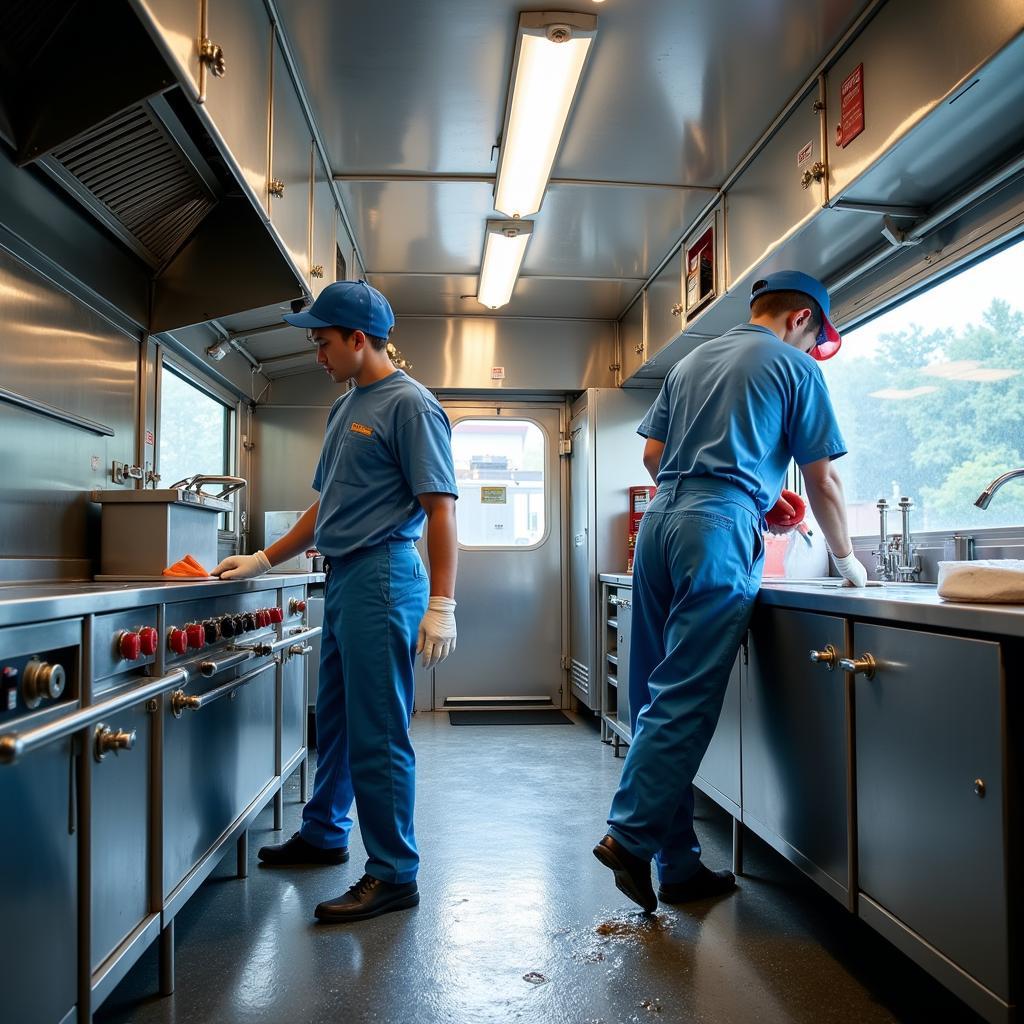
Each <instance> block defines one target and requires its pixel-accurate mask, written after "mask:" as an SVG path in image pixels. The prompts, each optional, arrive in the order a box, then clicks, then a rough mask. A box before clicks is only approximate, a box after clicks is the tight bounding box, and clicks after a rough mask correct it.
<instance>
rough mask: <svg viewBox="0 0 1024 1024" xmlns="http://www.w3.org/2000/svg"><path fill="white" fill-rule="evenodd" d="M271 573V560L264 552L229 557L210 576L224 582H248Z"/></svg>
mask: <svg viewBox="0 0 1024 1024" xmlns="http://www.w3.org/2000/svg"><path fill="white" fill-rule="evenodd" d="M265 572H270V559H269V558H267V556H266V555H265V554H264V553H263V552H262V551H257V552H256V553H255V554H253V555H228V557H227V558H225V559H224V561H223V562H220V563H218V564H217V567H216V568H215V569H214V570H213V572H212V573H211V574H210V575H211V576H219V577H220V578H221V579H222V580H248V579H252V577H253V576H262V575H263V574H264V573H265Z"/></svg>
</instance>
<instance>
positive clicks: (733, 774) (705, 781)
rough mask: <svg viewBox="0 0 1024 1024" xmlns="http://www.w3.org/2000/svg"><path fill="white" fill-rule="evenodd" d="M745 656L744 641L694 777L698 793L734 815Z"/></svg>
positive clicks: (737, 802) (737, 798)
mask: <svg viewBox="0 0 1024 1024" xmlns="http://www.w3.org/2000/svg"><path fill="white" fill-rule="evenodd" d="M746 656H747V645H746V640H744V645H743V647H742V648H741V649H740V653H739V654H738V655H737V656H736V661H735V663H734V664H733V667H732V672H731V673H730V675H729V685H728V686H727V687H726V690H725V697H724V698H723V700H722V713H721V714H720V715H719V716H718V725H716V726H715V732H714V735H713V736H712V737H711V743H710V744H709V745H708V749H707V751H706V752H705V754H704V760H703V761H701V763H700V768H698V769H697V776H696V778H695V779H694V780H693V784H694V785H695V786H696V787H697V788H698V789H699V790H701V792H703V793H705V794H706V795H707V796H709V797H711V799H712V800H714V801H715V803H717V804H718V805H719V806H720V807H724V808H725V809H726V810H727V811H728V812H729V813H730V814H732V815H733V816H734V817H737V818H738V817H739V816H740V715H741V706H740V702H741V693H740V690H741V678H742V673H743V671H744V662H745V659H746Z"/></svg>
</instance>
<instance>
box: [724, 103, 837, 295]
mask: <svg viewBox="0 0 1024 1024" xmlns="http://www.w3.org/2000/svg"><path fill="white" fill-rule="evenodd" d="M818 98H819V89H818V86H817V85H815V86H814V87H813V88H812V89H811V90H810V91H808V92H807V93H806V95H804V97H803V98H802V99H801V100H800V102H799V103H798V104H797V105H796V107H795V108H794V109H793V112H792V113H791V114H790V115H789V117H788V118H787V119H786V121H785V122H784V123H783V124H782V125H781V127H780V128H779V130H778V131H777V132H776V133H775V135H773V136H772V138H771V139H770V140H769V141H768V142H767V144H766V145H765V147H764V149H762V150H761V152H760V153H759V154H758V155H757V156H756V157H755V158H754V160H753V162H752V163H751V164H750V166H749V167H747V169H746V170H745V171H744V172H743V173H742V174H741V175H740V176H739V178H737V180H736V182H735V183H734V184H733V186H732V187H731V188H730V189H729V191H728V193H727V194H726V212H727V217H726V235H727V245H726V257H727V263H728V278H729V287H730V288H734V287H735V286H736V284H737V282H739V281H740V280H741V279H742V278H743V277H744V276H745V275H746V274H748V273H750V272H752V271H754V269H755V268H756V267H757V265H758V264H759V263H761V262H762V261H763V260H765V259H766V258H767V257H768V256H769V255H770V254H771V253H772V252H773V251H774V250H776V249H777V248H778V247H779V246H781V245H782V243H783V242H784V241H785V240H786V239H787V238H788V237H789V236H790V235H792V234H794V233H795V232H796V231H797V230H798V229H799V228H800V227H801V226H802V225H803V224H804V223H805V222H806V221H807V220H809V219H810V218H811V217H813V216H814V214H815V213H816V212H817V211H818V210H819V209H820V208H821V205H822V203H823V201H824V198H825V191H824V184H823V182H820V181H816V180H813V179H812V180H811V181H810V183H809V185H808V187H807V188H804V187H802V184H801V179H802V178H803V176H804V174H805V173H806V172H810V171H812V170H813V169H814V166H815V164H817V163H819V162H820V161H822V160H823V159H824V158H823V156H822V152H821V124H820V118H821V115H820V114H819V113H818V112H817V111H816V110H815V109H814V104H815V101H816V100H817V99H818ZM746 294H748V295H749V292H747V293H746Z"/></svg>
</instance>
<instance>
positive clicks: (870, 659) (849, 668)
mask: <svg viewBox="0 0 1024 1024" xmlns="http://www.w3.org/2000/svg"><path fill="white" fill-rule="evenodd" d="M839 667H840V668H841V669H842V670H843V671H844V672H852V673H853V674H854V675H858V674H862V675H864V676H866V677H867V678H868V679H874V677H875V671H876V669H877V668H878V663H877V662H876V661H875V656H874V655H873V654H862V655H861V656H860V657H859V658H840V659H839Z"/></svg>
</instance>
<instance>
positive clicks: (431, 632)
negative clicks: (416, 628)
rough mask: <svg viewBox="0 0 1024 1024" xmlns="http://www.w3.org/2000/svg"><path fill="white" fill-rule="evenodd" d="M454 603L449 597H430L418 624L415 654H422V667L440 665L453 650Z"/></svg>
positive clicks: (454, 633) (454, 634)
mask: <svg viewBox="0 0 1024 1024" xmlns="http://www.w3.org/2000/svg"><path fill="white" fill-rule="evenodd" d="M455 636H456V630H455V601H454V599H453V598H450V597H432V598H431V599H430V601H429V602H428V603H427V611H426V614H425V615H424V616H423V621H422V622H420V637H419V643H417V645H416V653H417V654H420V653H422V654H423V667H424V668H433V667H434V666H435V665H440V664H441V662H442V661H444V659H445V658H447V657H448V655H449V654H451V653H452V651H454V650H455Z"/></svg>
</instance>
